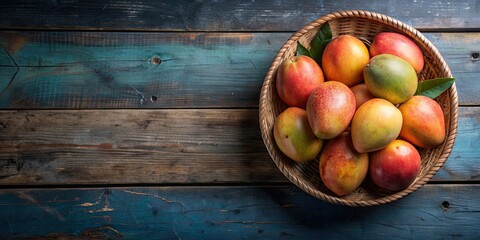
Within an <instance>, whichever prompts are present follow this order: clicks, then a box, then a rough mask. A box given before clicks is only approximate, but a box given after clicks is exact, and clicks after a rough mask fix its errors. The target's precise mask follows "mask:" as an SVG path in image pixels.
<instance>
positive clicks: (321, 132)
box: [273, 32, 445, 196]
mask: <svg viewBox="0 0 480 240" xmlns="http://www.w3.org/2000/svg"><path fill="white" fill-rule="evenodd" d="M423 68H424V58H423V54H422V51H421V49H420V48H419V46H418V45H417V44H416V43H415V42H414V41H412V40H411V39H410V38H408V37H407V36H405V35H403V34H400V33H394V32H381V33H378V34H377V35H376V36H375V37H374V38H373V41H372V43H371V45H370V46H369V47H368V46H367V45H365V44H364V42H362V41H361V40H360V39H358V38H357V37H355V36H351V35H340V36H337V37H335V38H334V39H333V40H332V41H331V42H329V43H328V45H326V47H325V49H324V51H323V54H322V55H321V67H320V64H318V63H317V61H315V60H314V59H312V58H311V57H309V56H305V55H297V56H294V57H292V58H291V59H288V60H285V61H284V62H283V63H282V64H281V65H280V66H279V68H278V69H277V74H276V82H275V84H276V90H277V93H278V96H279V97H280V99H281V100H282V101H283V102H284V103H286V104H287V105H288V106H289V107H288V108H287V109H286V110H284V111H283V112H281V113H280V114H279V115H278V116H277V118H276V120H275V123H274V129H273V134H274V138H275V142H276V144H277V146H278V148H279V149H280V151H281V152H282V153H283V154H285V155H286V156H287V157H289V158H291V159H292V160H294V161H297V162H306V161H311V160H313V159H315V158H319V167H318V169H319V175H320V178H321V180H322V182H323V183H324V184H325V186H326V187H327V188H328V189H329V190H331V191H332V192H333V193H334V194H336V195H338V196H344V195H347V194H349V193H351V192H353V191H355V189H357V188H358V187H359V186H360V184H361V183H362V182H363V181H364V180H365V179H366V178H367V177H368V176H369V177H370V178H371V180H372V181H373V182H374V183H375V184H376V185H378V186H379V187H381V188H384V189H386V190H390V191H400V190H402V189H405V188H407V187H409V186H410V185H411V184H412V183H413V182H414V181H415V179H416V178H417V177H418V174H419V172H420V168H421V157H420V154H419V151H418V150H419V149H420V148H432V147H435V146H437V145H439V144H441V143H442V142H443V141H444V139H445V120H444V114H443V111H442V109H441V107H440V105H439V104H438V103H437V102H436V101H435V100H433V99H431V98H429V97H425V96H420V95H415V92H416V90H417V84H418V74H419V73H420V72H421V71H422V69H423Z"/></svg>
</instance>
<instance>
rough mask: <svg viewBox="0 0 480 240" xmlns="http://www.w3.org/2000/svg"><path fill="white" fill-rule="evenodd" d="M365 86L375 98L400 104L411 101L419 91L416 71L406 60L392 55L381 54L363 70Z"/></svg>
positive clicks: (371, 60)
mask: <svg viewBox="0 0 480 240" xmlns="http://www.w3.org/2000/svg"><path fill="white" fill-rule="evenodd" d="M363 76H364V78H365V84H366V85H367V88H368V90H369V91H370V92H371V93H372V95H373V96H375V97H379V98H383V99H386V100H388V101H390V102H391V103H393V104H399V103H403V102H405V101H407V100H408V99H410V98H411V97H412V96H413V94H415V91H417V85H418V78H417V74H416V72H415V69H413V67H412V66H411V65H410V64H409V63H408V62H407V61H405V60H403V59H402V58H400V57H397V56H395V55H391V54H380V55H377V56H375V57H373V58H372V59H370V61H369V63H368V64H367V66H366V67H365V69H364V70H363Z"/></svg>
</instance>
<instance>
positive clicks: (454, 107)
mask: <svg viewBox="0 0 480 240" xmlns="http://www.w3.org/2000/svg"><path fill="white" fill-rule="evenodd" d="M341 18H363V19H367V20H369V21H376V22H378V23H381V24H385V25H387V26H389V27H392V28H395V29H398V30H399V31H401V32H403V33H404V34H406V35H407V36H409V37H411V38H414V39H417V40H419V41H420V42H421V43H422V44H424V47H425V48H427V49H428V51H430V52H431V53H432V55H433V56H434V57H435V58H436V59H438V60H439V61H440V64H441V69H442V70H443V73H442V75H443V76H444V77H452V73H451V71H450V68H449V67H448V65H447V63H446V62H445V60H444V59H443V57H442V56H441V54H440V53H439V51H438V50H437V48H436V47H435V46H434V45H433V44H432V43H431V42H430V41H429V40H428V39H427V38H426V37H425V36H423V34H422V33H420V32H419V31H418V30H416V29H415V28H413V27H411V26H409V25H407V24H405V23H403V22H401V21H399V20H397V19H394V18H392V17H389V16H387V15H384V14H380V13H375V12H369V11H365V10H349V11H338V12H333V13H330V14H327V15H324V16H322V17H320V18H317V19H316V20H314V21H312V22H310V23H309V24H307V25H305V26H304V27H303V28H301V29H300V30H299V31H297V32H295V33H294V34H293V35H292V36H291V37H290V38H289V39H288V40H287V41H286V42H285V43H284V45H283V46H282V48H281V49H280V50H279V51H278V53H277V54H276V56H275V57H274V60H273V62H272V64H271V66H270V68H269V70H268V72H267V74H266V77H265V79H264V82H263V85H262V89H261V93H260V101H259V122H260V128H261V135H262V139H263V142H264V144H265V146H266V148H267V150H268V152H269V154H270V156H271V158H272V160H273V161H274V162H275V164H276V166H277V167H278V168H279V170H280V171H281V172H282V173H283V174H284V176H285V177H286V178H287V179H288V180H290V181H291V182H292V183H293V184H295V185H296V186H297V187H299V188H301V189H302V190H304V191H305V192H307V193H308V194H310V195H312V196H314V197H316V198H318V199H321V200H324V201H326V202H329V203H333V204H340V205H346V206H351V207H360V206H375V205H381V204H385V203H388V202H392V201H395V200H398V199H400V198H403V197H405V196H407V195H409V194H410V193H412V192H414V191H416V190H418V189H419V188H420V187H422V186H423V185H424V184H426V183H427V182H428V181H429V180H430V179H431V178H432V177H433V176H434V175H435V174H436V173H437V171H438V170H439V169H440V168H441V167H442V166H443V164H444V163H445V162H446V160H447V159H448V157H449V155H450V153H451V150H452V148H453V145H454V142H455V138H456V134H457V125H458V95H457V90H456V85H455V83H454V84H453V85H452V86H451V87H450V88H449V89H448V90H447V91H448V94H449V96H450V112H449V114H450V125H449V126H446V127H447V129H448V127H449V131H448V132H447V137H446V140H445V144H444V148H443V149H442V154H441V156H440V158H439V159H437V160H436V161H435V164H434V165H433V166H432V167H431V168H430V169H429V170H428V172H427V173H426V174H425V175H424V176H423V177H422V178H420V179H417V181H415V182H414V183H413V184H412V185H411V186H409V187H408V188H406V189H404V190H402V191H400V192H396V193H394V194H391V195H388V196H385V197H381V198H378V199H370V200H348V199H343V198H341V197H334V196H330V195H327V194H325V193H323V192H321V191H319V190H318V189H313V188H311V187H310V186H309V185H307V184H305V183H304V182H303V181H301V180H299V179H298V178H297V177H296V176H295V175H294V174H293V173H292V172H290V171H288V170H287V168H286V165H285V164H284V163H283V162H282V161H281V160H280V158H279V157H278V156H277V153H276V152H275V150H274V147H273V144H275V143H274V142H272V141H271V139H270V138H269V136H268V131H270V129H267V128H266V122H265V115H266V114H267V110H266V108H267V106H268V104H269V103H268V102H267V94H268V93H269V92H268V86H269V84H271V81H273V80H272V79H273V77H274V76H275V72H276V70H277V68H278V66H279V65H280V63H281V62H282V59H281V58H282V56H283V55H284V53H285V52H286V50H287V49H288V48H289V47H290V45H292V44H294V43H295V42H296V41H297V40H298V39H299V38H300V37H302V36H303V35H305V34H306V33H307V32H309V31H311V30H313V29H315V28H318V27H320V26H321V25H323V24H325V23H326V22H329V21H332V20H336V19H341Z"/></svg>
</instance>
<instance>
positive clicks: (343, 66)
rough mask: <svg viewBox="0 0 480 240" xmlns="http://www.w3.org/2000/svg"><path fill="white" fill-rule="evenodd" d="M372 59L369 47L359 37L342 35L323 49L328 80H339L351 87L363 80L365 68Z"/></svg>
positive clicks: (325, 74)
mask: <svg viewBox="0 0 480 240" xmlns="http://www.w3.org/2000/svg"><path fill="white" fill-rule="evenodd" d="M369 59H370V53H369V52H368V49H367V47H366V46H365V44H363V42H362V41H360V40H359V39H358V38H356V37H354V36H351V35H341V36H338V37H336V38H334V39H333V40H332V41H331V42H330V43H329V44H328V45H327V46H326V47H325V50H324V51H323V55H322V68H323V74H324V76H325V78H326V79H327V80H328V81H339V82H342V83H343V84H345V85H347V86H348V87H351V86H353V85H356V84H358V83H360V82H362V80H363V74H362V71H363V68H365V66H366V65H367V63H368V60H369Z"/></svg>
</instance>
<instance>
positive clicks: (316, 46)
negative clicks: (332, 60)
mask: <svg viewBox="0 0 480 240" xmlns="http://www.w3.org/2000/svg"><path fill="white" fill-rule="evenodd" d="M330 41H332V29H331V28H330V25H329V24H328V22H327V23H325V24H323V25H322V27H320V30H318V32H317V34H315V37H313V39H312V41H311V42H310V49H307V48H306V47H304V46H303V45H302V44H300V43H298V45H297V55H307V56H309V57H311V58H313V59H314V60H315V61H316V62H317V63H318V65H320V66H322V55H323V50H324V49H325V47H326V46H327V45H328V43H330Z"/></svg>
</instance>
